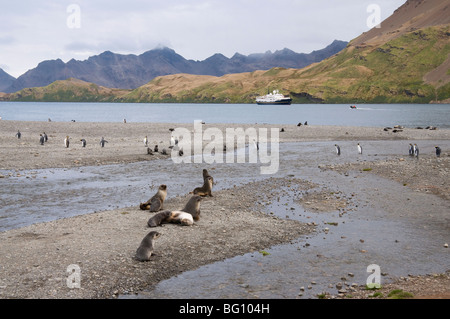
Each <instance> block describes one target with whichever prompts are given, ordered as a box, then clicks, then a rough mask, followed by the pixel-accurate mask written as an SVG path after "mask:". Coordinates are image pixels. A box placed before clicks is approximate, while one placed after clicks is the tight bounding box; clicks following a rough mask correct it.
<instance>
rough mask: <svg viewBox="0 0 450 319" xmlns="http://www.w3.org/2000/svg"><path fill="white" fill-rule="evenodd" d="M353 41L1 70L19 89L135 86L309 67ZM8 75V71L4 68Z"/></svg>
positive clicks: (10, 88) (162, 52)
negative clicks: (61, 83) (69, 82)
mask: <svg viewBox="0 0 450 319" xmlns="http://www.w3.org/2000/svg"><path fill="white" fill-rule="evenodd" d="M346 45H347V42H345V41H338V40H335V41H333V42H332V43H331V44H330V45H328V46H327V47H325V48H324V49H321V50H317V51H313V52H311V53H308V54H306V53H296V52H294V51H292V50H289V49H287V48H285V49H283V50H279V51H275V52H273V53H272V52H270V51H267V52H266V53H260V54H250V55H248V56H246V55H242V54H239V53H236V54H235V55H233V57H231V58H227V57H225V56H224V55H222V54H220V53H217V54H214V55H213V56H211V57H209V58H207V59H205V60H203V61H194V60H187V59H185V58H184V57H182V56H181V55H179V54H177V53H176V52H175V51H174V50H172V49H169V48H166V47H165V48H157V49H153V50H150V51H146V52H144V53H142V54H141V55H133V54H128V55H123V54H116V53H113V52H110V51H105V52H103V53H101V54H99V55H96V56H92V57H89V58H88V59H87V60H84V61H78V60H74V59H72V60H70V61H68V62H67V63H64V62H63V61H62V60H61V59H57V60H47V61H43V62H41V63H39V64H38V66H37V67H36V68H34V69H31V70H29V71H27V72H26V73H24V74H23V75H21V76H19V77H18V78H17V79H14V78H12V77H8V76H7V75H3V77H4V79H3V77H2V72H0V91H2V92H7V93H10V92H16V91H19V90H21V89H24V88H31V87H42V86H46V85H48V84H50V83H52V82H54V81H57V80H66V79H68V78H76V79H79V80H82V81H86V82H92V83H95V84H97V85H100V86H105V87H108V88H121V89H135V88H137V87H139V86H141V85H144V84H146V83H148V82H149V81H151V80H152V79H154V78H155V77H157V76H161V75H169V74H177V73H188V74H196V75H213V76H222V75H225V74H230V73H241V72H251V71H255V70H268V69H271V68H273V67H285V68H303V67H305V66H307V65H309V64H311V63H314V62H319V61H321V60H323V59H324V58H327V57H329V56H331V55H333V54H336V53H337V52H339V51H341V50H342V49H343V48H345V46H346ZM3 73H4V74H6V73H5V72H3ZM11 78H12V79H13V81H12V79H11Z"/></svg>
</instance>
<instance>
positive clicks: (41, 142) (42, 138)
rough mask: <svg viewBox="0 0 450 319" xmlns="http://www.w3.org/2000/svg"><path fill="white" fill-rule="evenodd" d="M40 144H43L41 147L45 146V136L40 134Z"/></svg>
mask: <svg viewBox="0 0 450 319" xmlns="http://www.w3.org/2000/svg"><path fill="white" fill-rule="evenodd" d="M39 136H40V137H39V143H40V144H41V145H44V141H45V140H44V136H42V134H39Z"/></svg>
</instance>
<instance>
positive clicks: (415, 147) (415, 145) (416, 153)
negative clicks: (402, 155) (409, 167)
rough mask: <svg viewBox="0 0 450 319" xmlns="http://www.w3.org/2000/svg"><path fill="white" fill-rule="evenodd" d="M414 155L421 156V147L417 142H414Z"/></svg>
mask: <svg viewBox="0 0 450 319" xmlns="http://www.w3.org/2000/svg"><path fill="white" fill-rule="evenodd" d="M414 156H415V157H419V147H418V146H417V144H414Z"/></svg>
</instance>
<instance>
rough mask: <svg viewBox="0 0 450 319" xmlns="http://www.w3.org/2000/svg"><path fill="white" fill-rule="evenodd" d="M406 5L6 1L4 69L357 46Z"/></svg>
mask: <svg viewBox="0 0 450 319" xmlns="http://www.w3.org/2000/svg"><path fill="white" fill-rule="evenodd" d="M405 2H406V0H368V1H367V0H315V1H311V0H163V1H161V0H126V1H116V0H114V1H112V0H17V1H10V0H0V68H2V69H3V70H4V71H5V72H7V73H9V74H10V75H12V76H14V77H19V76H20V75H22V74H23V73H25V72H26V71H27V70H29V69H32V68H35V67H36V66H37V65H38V63H39V62H42V61H44V60H52V59H61V60H63V61H64V62H67V61H69V60H70V59H72V58H73V59H75V60H85V59H87V58H88V57H90V56H93V55H98V54H100V53H102V52H104V51H112V52H114V53H120V54H136V55H139V54H142V53H143V52H145V51H148V50H152V49H155V48H158V47H169V48H171V49H173V50H175V51H176V52H177V53H178V54H180V55H182V56H183V57H184V58H186V59H192V60H204V59H206V58H208V57H210V56H212V55H213V54H215V53H222V54H223V55H225V56H227V57H229V58H231V57H232V56H233V55H234V54H235V53H240V54H244V55H248V54H251V53H264V52H266V51H268V50H270V51H272V52H274V51H276V50H282V49H284V48H288V49H291V50H293V51H295V52H298V53H310V52H311V51H314V50H320V49H322V48H324V47H325V46H327V45H328V44H330V43H331V42H332V41H333V40H343V41H350V40H351V39H353V38H355V37H357V36H358V35H360V34H361V33H363V32H365V31H368V30H370V29H371V28H372V27H373V25H374V23H375V22H380V21H383V20H384V19H386V18H387V17H389V16H390V15H391V14H392V13H393V12H394V11H395V10H396V9H397V8H398V7H400V6H401V5H402V4H404V3H405Z"/></svg>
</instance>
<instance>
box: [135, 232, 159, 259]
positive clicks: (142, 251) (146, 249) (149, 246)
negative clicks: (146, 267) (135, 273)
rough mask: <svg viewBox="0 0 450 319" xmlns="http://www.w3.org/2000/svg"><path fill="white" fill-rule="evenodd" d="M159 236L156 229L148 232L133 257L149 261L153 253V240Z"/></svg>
mask: <svg viewBox="0 0 450 319" xmlns="http://www.w3.org/2000/svg"><path fill="white" fill-rule="evenodd" d="M159 236H161V233H158V232H157V231H151V232H149V233H148V234H147V235H146V236H145V237H144V239H142V241H141V244H140V245H139V247H138V249H137V250H136V255H135V258H136V259H137V260H139V261H149V260H150V256H151V255H152V254H153V241H154V240H155V239H157V238H159Z"/></svg>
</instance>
